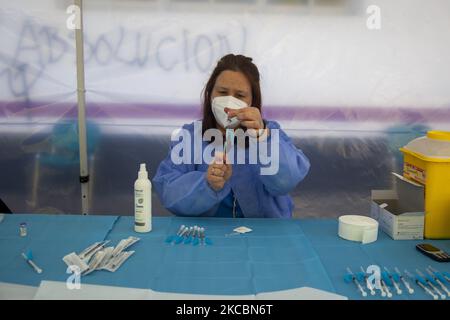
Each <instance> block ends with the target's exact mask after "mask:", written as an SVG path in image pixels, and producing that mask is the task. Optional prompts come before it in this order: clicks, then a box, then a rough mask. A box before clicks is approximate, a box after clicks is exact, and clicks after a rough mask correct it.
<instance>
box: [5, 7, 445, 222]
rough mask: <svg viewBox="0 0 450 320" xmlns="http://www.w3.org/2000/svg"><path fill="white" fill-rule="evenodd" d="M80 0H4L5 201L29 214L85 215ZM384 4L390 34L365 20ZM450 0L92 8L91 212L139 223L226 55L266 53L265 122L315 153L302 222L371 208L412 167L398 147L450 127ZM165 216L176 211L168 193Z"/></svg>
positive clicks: (261, 63) (302, 194) (258, 58)
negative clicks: (137, 189) (139, 209)
mask: <svg viewBox="0 0 450 320" xmlns="http://www.w3.org/2000/svg"><path fill="white" fill-rule="evenodd" d="M70 4H71V2H70V1H61V0H43V1H39V2H37V1H31V0H29V1H23V0H22V1H15V2H7V1H4V0H2V6H1V9H0V36H1V39H2V45H1V46H0V148H1V150H2V151H1V153H0V168H1V171H0V198H2V199H3V200H4V201H5V202H6V204H7V205H8V206H9V207H10V208H11V209H12V210H13V211H14V212H61V213H77V212H80V200H79V197H80V191H79V182H78V176H79V160H78V146H77V143H78V141H77V139H78V138H77V131H76V73H75V48H74V46H75V41H74V31H73V30H70V29H68V28H67V19H68V18H69V17H70V14H68V13H67V12H66V9H67V7H68V6H69V5H70ZM369 5H377V6H378V7H379V8H380V10H381V11H380V12H381V29H380V30H369V29H368V28H367V19H368V18H369V17H370V13H369V14H368V13H367V12H366V9H367V7H368V6H369ZM449 9H450V3H449V2H448V1H446V0H432V1H427V2H423V1H419V0H412V1H411V0H410V1H407V0H401V1H387V0H384V1H352V0H348V1H309V0H308V1H307V0H304V1H275V0H273V1H251V0H248V1H243V2H235V1H231V2H230V1H228V2H223V1H200V0H197V1H175V0H172V1H169V0H165V1H162V0H161V1H157V0H154V1H150V0H149V1H126V2H124V1H114V0H109V1H107V0H97V1H86V2H85V5H84V24H85V72H86V89H87V92H86V101H87V117H88V128H87V130H88V148H89V162H90V170H91V171H90V174H91V178H92V183H91V185H92V190H91V193H92V199H91V200H92V203H91V208H92V213H114V214H131V213H132V212H133V204H132V202H133V200H132V199H133V197H132V185H133V182H134V179H135V178H136V174H137V169H138V164H139V163H140V162H147V164H148V166H149V167H150V175H151V176H153V175H154V173H155V170H156V167H157V165H158V164H159V161H160V160H161V159H162V158H163V157H164V155H165V154H166V152H167V147H168V142H169V137H170V133H171V131H172V130H173V129H175V128H177V127H178V126H179V125H182V124H183V123H186V122H191V121H193V120H194V119H197V118H198V117H199V116H200V94H201V90H202V88H203V86H204V84H205V83H206V81H207V78H208V76H209V74H210V72H211V71H212V69H213V67H214V65H215V63H216V61H217V59H218V58H220V57H221V56H222V55H224V54H226V53H229V52H233V53H242V54H245V55H248V56H251V57H252V58H253V59H254V62H255V63H256V64H257V65H258V67H259V69H260V72H261V75H262V91H263V113H264V116H265V117H266V118H268V119H272V120H277V121H279V122H280V123H281V124H282V126H283V127H284V128H286V129H288V133H289V134H290V135H291V136H292V137H293V139H294V142H295V143H296V144H297V145H298V146H299V147H301V148H303V150H304V151H305V153H306V154H307V155H308V157H310V159H311V162H312V168H311V172H310V175H309V176H308V178H307V179H306V180H305V181H304V182H303V183H302V184H301V185H300V186H299V187H298V188H297V189H296V190H294V191H293V193H292V194H293V196H294V198H295V202H296V212H295V214H296V215H297V216H307V215H310V216H317V215H331V216H333V215H335V216H337V215H340V214H343V213H346V214H350V213H353V214H367V213H368V209H369V203H368V197H369V194H370V190H371V189H376V188H386V187H388V185H389V184H390V171H392V170H395V171H400V170H401V155H400V153H399V152H398V147H400V146H402V145H404V144H405V143H407V142H408V141H409V140H411V139H413V138H415V137H417V136H419V135H422V134H424V132H425V131H426V130H427V129H428V128H433V129H440V130H449V129H450V90H448V83H450V41H448V30H450V20H449V19H448V17H447V15H448V12H449ZM154 203H155V208H154V210H155V213H156V214H158V213H160V214H164V213H165V211H164V210H163V209H162V208H161V206H160V204H159V202H158V201H157V199H156V198H154Z"/></svg>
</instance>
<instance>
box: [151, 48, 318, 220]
mask: <svg viewBox="0 0 450 320" xmlns="http://www.w3.org/2000/svg"><path fill="white" fill-rule="evenodd" d="M220 102H222V104H221V103H220ZM242 102H244V103H243V104H242ZM224 103H225V105H224ZM226 103H229V104H230V108H228V107H227V105H226ZM231 104H233V105H234V107H231ZM236 105H237V106H240V107H236ZM221 112H222V114H223V112H225V117H226V116H228V118H227V119H226V120H224V119H223V118H221V117H220V114H221ZM229 119H234V121H235V123H236V122H238V125H237V127H234V129H241V130H240V132H242V131H248V132H256V133H257V134H256V138H255V139H261V142H260V143H267V144H268V147H267V148H268V150H272V149H270V146H269V145H270V144H271V143H273V142H274V141H275V135H274V133H275V131H277V136H276V137H277V141H276V142H277V143H276V145H275V144H274V145H275V147H276V148H278V149H277V150H278V159H276V160H277V161H278V162H277V169H278V170H276V172H275V173H272V174H261V172H262V169H263V168H265V167H267V166H268V165H267V162H264V163H262V161H258V162H257V163H250V161H248V159H249V158H248V156H249V155H248V153H249V151H248V149H249V144H248V143H247V144H245V145H242V143H241V144H240V145H239V143H234V144H233V145H232V147H233V148H234V149H233V151H235V154H237V153H238V151H237V149H238V148H240V147H241V148H243V150H244V153H245V160H246V161H245V163H243V164H239V163H238V162H237V161H234V162H233V161H230V159H229V158H228V156H227V155H225V156H224V155H223V154H220V153H218V156H217V157H216V161H212V162H210V163H205V162H204V161H203V157H202V154H203V151H204V150H205V148H207V147H208V145H209V144H210V143H212V142H210V141H202V142H201V152H199V151H200V150H198V148H197V153H199V154H200V155H198V154H194V153H195V152H194V151H195V147H194V142H193V141H184V140H185V139H183V141H182V143H185V146H186V147H192V148H190V149H189V150H190V151H189V153H190V155H189V154H186V157H187V158H189V159H190V160H192V161H185V162H184V163H174V161H173V160H172V156H171V153H172V151H174V148H178V147H179V146H178V147H176V146H177V145H178V144H179V143H181V142H180V141H172V143H171V148H170V149H171V150H170V151H169V154H168V155H167V157H166V158H165V159H164V160H163V161H162V162H161V164H160V165H159V167H158V170H157V172H156V175H155V177H154V178H153V186H154V189H155V191H156V192H157V194H158V196H159V198H160V200H161V202H162V204H163V205H164V207H165V208H167V209H168V210H169V211H171V212H172V213H174V214H176V215H179V216H208V217H239V218H242V217H245V218H290V217H292V211H293V208H294V205H293V201H292V199H291V197H290V196H289V192H290V191H292V190H293V189H294V188H295V187H296V186H297V184H299V183H300V182H301V181H302V180H303V179H304V178H305V176H306V175H307V173H308V171H309V167H310V164H309V160H308V158H307V157H306V156H305V155H304V154H303V152H302V151H301V150H299V149H298V148H296V147H295V146H294V144H293V143H292V142H291V140H290V138H289V137H288V136H287V135H286V133H285V132H284V131H283V130H281V128H280V125H279V124H278V123H277V122H275V121H270V120H267V119H263V118H262V116H261V90H260V77H259V71H258V69H257V67H256V66H255V64H254V63H253V62H252V59H251V58H248V57H245V56H243V55H233V54H229V55H226V56H224V57H223V58H221V59H220V60H219V62H218V63H217V66H216V67H215V69H214V71H213V73H212V74H211V77H210V78H209V80H208V82H207V84H206V86H205V89H204V92H203V119H202V120H201V122H197V124H198V123H199V124H200V125H195V123H191V124H186V125H184V126H183V128H182V129H183V130H184V131H186V132H189V133H190V137H191V138H192V137H194V136H195V134H197V135H198V136H200V137H201V136H202V134H204V133H205V131H207V130H208V129H218V130H220V131H219V133H221V134H222V135H223V140H224V141H226V138H225V135H226V134H227V135H228V131H229V130H230V129H229V128H230V126H227V128H228V130H226V128H225V126H226V125H227V123H230V122H231V120H229ZM227 121H228V122H227ZM232 128H233V127H232ZM249 129H250V130H249ZM274 130H275V131H274ZM194 131H195V132H194ZM232 132H233V131H232ZM236 132H238V131H236ZM253 136H255V135H253ZM272 140H273V141H272ZM233 142H235V141H234V140H233ZM189 144H190V145H189ZM177 150H178V149H177ZM186 150H187V149H186ZM186 150H185V149H183V153H184V152H187V151H186ZM225 150H227V149H226V148H225ZM229 153H230V154H231V152H229ZM269 153H270V152H269ZM198 156H200V157H201V160H200V161H198ZM196 157H197V160H194V159H195V158H196ZM233 159H234V158H233Z"/></svg>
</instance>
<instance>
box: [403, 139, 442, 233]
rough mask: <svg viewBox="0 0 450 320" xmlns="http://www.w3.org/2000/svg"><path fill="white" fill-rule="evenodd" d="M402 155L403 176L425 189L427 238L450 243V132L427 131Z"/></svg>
mask: <svg viewBox="0 0 450 320" xmlns="http://www.w3.org/2000/svg"><path fill="white" fill-rule="evenodd" d="M400 151H401V152H403V155H404V165H403V176H404V177H405V178H408V179H411V180H414V181H416V182H419V183H420V184H422V185H424V186H425V232H424V237H425V238H428V239H450V132H444V131H428V133H427V136H426V137H420V138H417V139H414V140H412V141H411V142H409V143H408V144H407V145H406V146H404V147H403V148H400Z"/></svg>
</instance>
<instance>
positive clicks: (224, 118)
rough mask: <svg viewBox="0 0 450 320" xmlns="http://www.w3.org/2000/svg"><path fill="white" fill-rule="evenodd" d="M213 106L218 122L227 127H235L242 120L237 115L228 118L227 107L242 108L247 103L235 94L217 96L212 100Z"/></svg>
mask: <svg viewBox="0 0 450 320" xmlns="http://www.w3.org/2000/svg"><path fill="white" fill-rule="evenodd" d="M211 107H212V112H213V113H214V118H216V121H217V123H219V124H220V125H221V126H222V127H224V128H225V129H227V128H231V129H234V128H236V127H237V126H238V125H239V123H240V121H239V120H238V119H237V118H236V117H233V118H231V119H228V115H227V113H226V112H225V108H230V109H242V108H245V107H247V104H246V103H245V102H244V101H242V100H239V99H237V98H235V97H233V96H222V97H215V98H214V99H213V100H212V103H211Z"/></svg>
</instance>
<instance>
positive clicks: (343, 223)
mask: <svg viewBox="0 0 450 320" xmlns="http://www.w3.org/2000/svg"><path fill="white" fill-rule="evenodd" d="M338 233H339V237H341V238H344V239H346V240H351V241H359V242H362V243H363V244H366V243H371V242H374V241H376V240H377V237H378V222H377V221H376V220H374V219H372V218H369V217H365V216H356V215H348V216H340V217H339V232H338Z"/></svg>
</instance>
